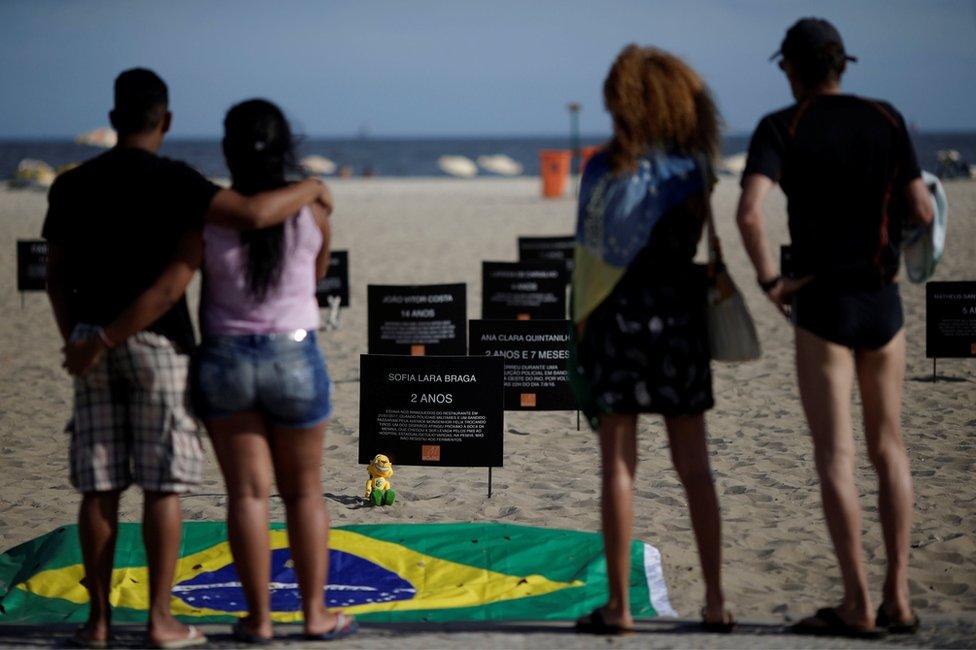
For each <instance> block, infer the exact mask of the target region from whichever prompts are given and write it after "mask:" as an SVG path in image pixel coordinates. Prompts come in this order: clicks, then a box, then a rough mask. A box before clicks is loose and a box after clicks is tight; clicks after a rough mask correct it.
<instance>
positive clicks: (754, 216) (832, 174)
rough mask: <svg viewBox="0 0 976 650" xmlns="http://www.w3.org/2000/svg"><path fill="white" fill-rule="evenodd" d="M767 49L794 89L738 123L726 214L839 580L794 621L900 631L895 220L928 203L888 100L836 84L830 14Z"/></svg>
mask: <svg viewBox="0 0 976 650" xmlns="http://www.w3.org/2000/svg"><path fill="white" fill-rule="evenodd" d="M774 57H781V58H780V62H779V65H780V68H781V69H782V70H783V71H784V72H785V73H786V77H787V79H788V80H789V83H790V88H791V89H792V91H793V95H794V97H795V98H796V100H797V103H796V104H794V105H792V106H790V107H788V108H785V109H782V110H779V111H776V112H775V113H771V114H769V115H767V116H766V117H764V118H763V119H762V121H760V122H759V126H758V127H757V128H756V132H755V133H754V134H753V136H752V142H751V144H750V146H749V156H748V161H747V163H746V168H745V171H744V172H743V176H742V196H741V198H740V200H739V208H738V223H739V229H740V230H741V233H742V239H743V242H744V244H745V247H746V250H747V251H748V253H749V257H750V259H751V260H752V263H753V266H754V267H755V269H756V273H757V276H758V281H759V286H760V287H762V290H763V291H764V292H765V293H766V295H767V297H768V298H769V299H770V300H771V301H772V302H773V304H774V305H776V307H777V308H778V309H780V310H781V311H782V312H783V313H784V314H785V315H786V316H787V317H788V318H789V319H790V321H791V322H792V323H793V325H794V328H795V335H796V371H797V381H798V384H799V390H800V398H801V401H802V402H803V409H804V411H805V412H806V417H807V421H808V423H809V425H810V431H811V434H812V437H813V446H814V457H815V459H816V466H817V472H818V474H819V475H820V490H821V497H822V499H823V508H824V514H825V516H826V519H827V528H828V530H829V531H830V536H831V538H832V540H833V544H834V551H835V552H836V554H837V560H838V562H839V564H840V570H841V576H842V578H843V584H844V596H843V600H842V601H841V603H840V605H839V606H837V607H833V608H824V609H821V610H819V611H818V612H817V613H816V614H815V615H814V616H812V617H810V618H808V619H805V620H803V621H801V622H800V623H799V624H797V625H796V626H795V630H796V631H797V632H800V633H806V634H836V635H844V636H853V637H876V636H878V635H880V634H881V633H883V632H884V631H885V630H887V631H889V632H913V631H914V630H916V629H917V627H918V619H917V617H916V616H915V615H914V613H913V612H912V608H911V603H910V600H909V592H908V553H909V535H910V533H911V528H912V507H913V503H914V496H913V494H912V478H911V473H910V470H909V464H908V457H907V455H906V453H905V444H904V442H903V441H902V437H901V395H902V382H903V380H904V374H905V333H904V330H903V324H904V316H903V314H902V305H901V298H900V296H899V293H898V285H897V283H896V281H895V276H896V274H897V272H898V264H899V247H900V242H901V233H902V225H903V223H904V222H905V220H906V219H908V220H912V221H915V222H918V223H922V224H930V223H931V222H932V216H933V214H932V213H933V208H932V203H931V199H930V197H929V193H928V190H927V189H926V188H925V185H924V184H923V183H922V180H921V178H920V170H919V166H918V162H917V160H916V157H915V151H914V149H913V147H912V141H911V139H910V138H909V135H908V132H907V130H906V128H905V121H904V119H903V118H902V116H901V114H899V113H898V111H896V110H895V109H894V107H892V106H891V105H890V104H888V103H886V102H882V101H879V100H874V99H865V98H862V97H857V96H855V95H848V94H843V93H842V92H841V89H840V79H841V75H843V73H844V70H845V69H846V65H847V62H848V61H854V60H855V59H854V58H853V57H850V56H848V55H847V53H846V51H845V49H844V44H843V42H842V41H841V37H840V34H839V33H838V32H837V30H836V29H835V28H834V27H833V26H832V25H831V24H830V23H828V22H827V21H825V20H821V19H814V18H805V19H803V20H800V21H798V22H797V23H796V24H795V25H793V26H792V27H791V28H790V29H789V30H788V31H787V32H786V37H785V39H784V40H783V43H782V47H781V49H780V51H779V52H777V53H776V54H775V55H774ZM776 183H779V185H780V187H781V188H782V189H783V192H784V193H785V194H786V197H787V200H788V207H787V211H788V214H789V230H790V237H791V240H792V246H791V249H790V250H791V254H790V257H791V259H792V264H793V269H792V270H791V272H790V273H789V274H788V275H780V274H778V273H777V272H776V265H775V263H774V262H773V258H772V256H771V255H770V251H769V247H768V245H767V242H766V234H765V230H764V226H763V212H762V205H763V200H764V199H765V198H766V195H767V194H768V193H769V191H770V189H772V187H773V185H774V184H776ZM781 271H782V270H781ZM855 377H856V378H857V382H858V385H859V387H860V393H861V401H862V405H863V406H862V408H863V418H864V432H865V437H866V438H867V447H868V456H869V458H870V459H871V462H872V464H873V465H874V467H875V470H876V471H877V474H878V511H879V513H880V517H881V525H882V529H883V532H884V540H885V550H886V552H887V555H888V573H887V576H886V578H885V582H884V590H883V592H882V601H881V606H880V607H879V608H878V610H877V612H875V611H874V610H873V608H872V605H871V596H870V593H869V588H868V582H867V576H866V574H865V571H864V559H863V555H862V549H861V509H860V506H859V504H858V494H857V487H856V485H855V483H854V463H855V452H854V438H853V435H852V430H851V389H852V385H853V382H854V378H855Z"/></svg>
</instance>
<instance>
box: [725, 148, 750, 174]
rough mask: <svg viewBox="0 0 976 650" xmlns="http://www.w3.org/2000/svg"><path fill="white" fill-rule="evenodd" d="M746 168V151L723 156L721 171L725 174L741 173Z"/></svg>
mask: <svg viewBox="0 0 976 650" xmlns="http://www.w3.org/2000/svg"><path fill="white" fill-rule="evenodd" d="M745 169H746V155H745V154H744V153H737V154H733V155H731V156H726V157H725V158H722V164H721V166H719V171H720V172H721V173H723V174H730V175H732V176H735V175H738V174H741V173H742V172H743V171H745Z"/></svg>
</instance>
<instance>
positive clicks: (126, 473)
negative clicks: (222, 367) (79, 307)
mask: <svg viewBox="0 0 976 650" xmlns="http://www.w3.org/2000/svg"><path fill="white" fill-rule="evenodd" d="M95 329H96V328H95V327H94V326H92V325H86V324H84V323H83V324H80V325H78V326H77V327H75V329H74V331H73V332H72V334H71V338H72V339H73V340H74V339H78V338H83V337H89V336H94V335H95ZM189 365H190V364H189V357H188V356H187V355H185V354H178V353H177V351H176V348H175V347H174V346H173V343H172V342H170V340H169V339H167V338H166V337H164V336H161V335H159V334H154V333H152V332H140V333H138V334H136V335H135V336H132V337H130V338H129V339H128V340H126V341H125V342H124V343H122V344H121V345H119V346H118V347H116V348H114V349H112V350H109V351H108V353H107V354H106V355H105V358H104V359H103V360H102V361H101V363H99V364H98V366H96V367H95V368H92V369H91V370H90V371H89V372H88V374H86V375H85V376H84V377H76V378H75V403H74V409H73V417H72V420H71V422H69V423H68V431H70V432H71V484H72V485H73V486H75V487H76V488H77V489H78V490H79V491H80V492H101V491H107V490H121V489H125V488H126V487H128V486H129V485H131V484H132V483H136V484H137V485H139V486H140V487H142V489H143V490H147V491H150V492H187V491H189V490H190V489H192V488H193V486H195V485H196V484H198V483H199V482H200V480H201V478H202V477H203V463H204V456H203V445H202V442H201V438H200V429H199V426H198V424H197V421H196V420H195V419H194V417H193V415H192V414H191V411H190V406H189V399H190V398H189V392H188V390H187V375H188V374H189Z"/></svg>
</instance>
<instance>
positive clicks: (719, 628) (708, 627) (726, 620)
mask: <svg viewBox="0 0 976 650" xmlns="http://www.w3.org/2000/svg"><path fill="white" fill-rule="evenodd" d="M701 617H702V623H701V626H702V630H704V631H705V632H708V633H710V634H728V633H729V632H731V631H732V630H734V629H735V618H733V616H732V612H730V611H729V610H725V611H724V612H723V614H722V620H721V621H709V620H708V619H707V618H705V608H704V607H702V608H701Z"/></svg>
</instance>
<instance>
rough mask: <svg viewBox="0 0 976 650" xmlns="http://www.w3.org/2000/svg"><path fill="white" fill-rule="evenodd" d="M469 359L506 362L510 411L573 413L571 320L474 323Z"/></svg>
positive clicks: (470, 323) (506, 382) (506, 391)
mask: <svg viewBox="0 0 976 650" xmlns="http://www.w3.org/2000/svg"><path fill="white" fill-rule="evenodd" d="M468 327H469V329H470V334H471V335H470V337H469V341H470V350H471V352H470V354H471V355H472V356H475V355H485V356H489V357H498V358H500V359H502V360H503V361H504V362H505V410H506V411H575V410H576V400H575V399H574V398H573V393H572V392H571V391H570V388H569V377H568V375H567V372H566V364H567V362H568V360H569V343H570V332H571V330H570V322H569V321H568V320H527V321H526V320H473V321H471V322H469V323H468Z"/></svg>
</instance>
